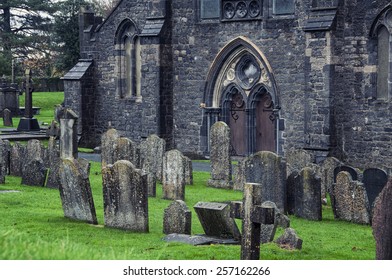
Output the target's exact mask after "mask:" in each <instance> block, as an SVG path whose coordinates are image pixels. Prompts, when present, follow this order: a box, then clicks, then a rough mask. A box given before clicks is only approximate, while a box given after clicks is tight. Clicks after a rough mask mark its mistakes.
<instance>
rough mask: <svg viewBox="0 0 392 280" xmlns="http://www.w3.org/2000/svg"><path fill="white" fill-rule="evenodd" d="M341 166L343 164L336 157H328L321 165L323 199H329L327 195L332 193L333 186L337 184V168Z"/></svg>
mask: <svg viewBox="0 0 392 280" xmlns="http://www.w3.org/2000/svg"><path fill="white" fill-rule="evenodd" d="M341 165H342V163H341V162H340V161H339V160H338V159H337V158H334V157H328V158H326V159H325V160H324V161H323V162H322V163H321V165H320V167H321V168H320V169H321V170H320V171H321V176H320V177H321V197H322V198H323V199H324V198H326V197H327V193H331V190H332V185H333V184H334V182H335V181H334V179H335V177H334V171H335V168H337V167H338V166H341Z"/></svg>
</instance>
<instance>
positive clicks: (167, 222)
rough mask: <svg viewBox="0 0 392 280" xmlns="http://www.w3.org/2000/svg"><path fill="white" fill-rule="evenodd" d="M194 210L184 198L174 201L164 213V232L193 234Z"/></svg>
mask: <svg viewBox="0 0 392 280" xmlns="http://www.w3.org/2000/svg"><path fill="white" fill-rule="evenodd" d="M191 226H192V212H191V211H190V210H189V208H188V206H186V204H185V202H184V201H182V200H176V201H173V202H172V203H171V204H170V205H169V207H167V208H166V209H165V212H164V215H163V233H165V234H171V233H179V234H191Z"/></svg>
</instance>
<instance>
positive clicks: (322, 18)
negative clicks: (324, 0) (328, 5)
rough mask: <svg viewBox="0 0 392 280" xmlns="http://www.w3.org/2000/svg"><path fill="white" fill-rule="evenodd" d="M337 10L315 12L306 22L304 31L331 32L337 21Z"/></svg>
mask: <svg viewBox="0 0 392 280" xmlns="http://www.w3.org/2000/svg"><path fill="white" fill-rule="evenodd" d="M336 13H337V11H336V9H325V10H313V11H312V12H311V14H310V15H309V19H308V20H307V21H306V22H305V26H304V28H303V29H304V31H327V30H331V29H332V27H333V25H334V23H335V19H336Z"/></svg>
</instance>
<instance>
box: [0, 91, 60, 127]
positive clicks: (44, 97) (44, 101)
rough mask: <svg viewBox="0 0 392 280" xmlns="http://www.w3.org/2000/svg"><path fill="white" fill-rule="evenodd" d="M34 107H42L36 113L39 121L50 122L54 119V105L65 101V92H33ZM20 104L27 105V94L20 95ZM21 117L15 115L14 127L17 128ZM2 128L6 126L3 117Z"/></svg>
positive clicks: (0, 125) (0, 122)
mask: <svg viewBox="0 0 392 280" xmlns="http://www.w3.org/2000/svg"><path fill="white" fill-rule="evenodd" d="M32 98H33V107H40V108H41V110H40V114H39V115H35V116H34V118H36V119H38V123H39V124H40V125H41V124H42V123H46V124H50V123H51V122H52V120H53V113H54V106H55V105H57V104H61V103H62V102H63V101H64V92H33V96H32ZM19 105H20V106H21V107H24V106H25V94H23V95H21V96H20V97H19ZM19 120H20V117H13V124H14V127H15V128H17V127H18V124H19ZM0 128H4V125H3V119H2V118H1V121H0Z"/></svg>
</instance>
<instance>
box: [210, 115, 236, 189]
mask: <svg viewBox="0 0 392 280" xmlns="http://www.w3.org/2000/svg"><path fill="white" fill-rule="evenodd" d="M210 135H211V136H210V161H211V179H210V180H208V186H210V187H215V188H224V189H232V188H233V182H232V178H231V174H232V171H231V158H230V128H229V126H228V125H227V124H226V123H224V122H216V123H215V124H214V125H213V126H212V127H211V133H210Z"/></svg>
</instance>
